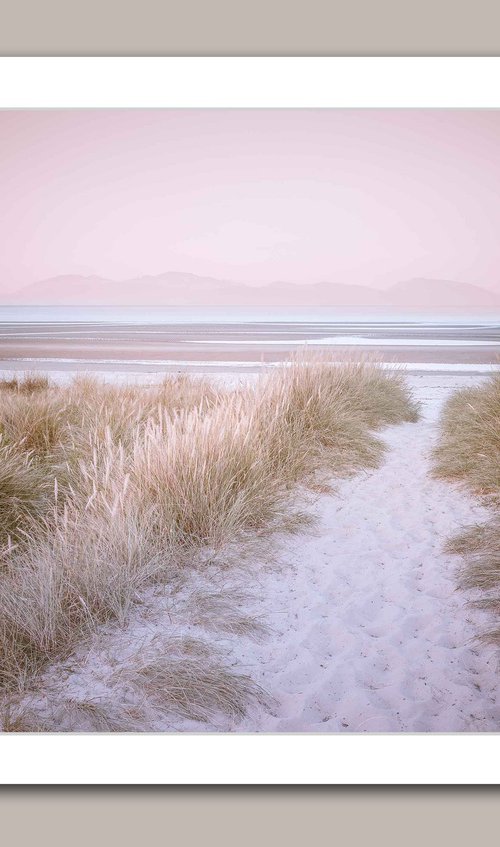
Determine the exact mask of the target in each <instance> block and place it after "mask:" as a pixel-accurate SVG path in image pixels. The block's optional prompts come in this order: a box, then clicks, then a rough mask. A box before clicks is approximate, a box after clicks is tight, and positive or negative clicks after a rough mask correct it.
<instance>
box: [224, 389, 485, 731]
mask: <svg viewBox="0 0 500 847" xmlns="http://www.w3.org/2000/svg"><path fill="white" fill-rule="evenodd" d="M473 380H474V381H477V377H476V378H475V379H474V378H473V377H457V376H440V377H438V376H432V377H431V376H427V375H426V376H422V377H412V378H410V382H411V384H412V387H413V388H414V391H415V396H416V397H417V399H419V400H421V402H422V419H421V420H420V421H419V422H418V423H416V424H405V425H402V426H394V427H390V428H389V429H387V430H385V432H384V433H383V437H384V440H385V441H386V443H387V444H388V447H389V450H388V451H387V454H386V458H385V462H383V464H382V465H381V466H380V468H378V469H377V470H374V471H369V472H365V473H362V474H360V475H357V476H356V477H354V478H352V479H350V480H347V481H343V482H342V483H341V484H340V486H339V487H338V488H337V492H336V495H335V496H324V497H322V498H321V499H320V501H319V503H318V504H317V511H318V514H319V517H320V524H319V529H318V531H317V532H316V533H315V534H314V535H313V534H311V535H304V536H303V537H301V538H300V540H299V541H297V540H293V541H292V542H288V548H289V549H288V551H287V553H286V554H285V555H284V556H282V557H281V559H280V561H281V564H282V569H281V573H280V576H278V577H276V576H274V577H272V578H271V583H272V584H271V585H269V584H267V585H266V592H273V591H274V592H275V593H274V600H273V605H274V606H275V614H274V616H273V625H274V627H275V634H274V637H272V638H271V640H270V644H269V645H268V647H267V649H263V650H262V653H261V655H260V656H259V659H258V661H259V664H261V668H260V671H261V672H260V674H258V673H256V670H257V668H256V667H255V666H254V667H252V664H253V662H252V660H251V658H250V656H248V669H249V670H250V672H251V673H252V675H253V676H254V678H257V679H259V681H260V682H262V684H263V685H264V686H265V687H266V688H268V689H269V690H270V691H271V692H273V694H275V696H276V697H277V698H278V700H279V701H280V706H279V707H278V709H277V714H276V715H275V716H272V717H271V716H267V717H265V718H263V719H262V720H259V719H257V720H255V719H254V720H252V721H249V722H248V724H247V726H245V727H244V728H245V729H248V730H256V729H260V730H265V731H303V732H304V731H305V732H311V731H348V732H349V731H351V732H353V731H355V732H356V731H434V732H436V731H457V730H469V731H477V730H490V731H491V730H498V729H499V728H500V704H498V705H497V696H496V695H497V689H498V680H499V675H498V668H497V658H496V655H495V652H494V651H493V650H492V648H489V647H487V646H484V645H478V644H477V642H474V641H473V638H474V636H475V635H477V633H478V628H479V626H480V620H481V619H480V617H479V613H478V612H475V611H471V609H470V608H468V607H467V605H466V601H467V597H466V595H464V594H463V593H462V592H459V591H457V590H456V573H457V568H458V566H459V562H460V560H459V558H457V557H456V556H449V555H446V554H445V553H444V552H443V544H444V542H445V540H446V538H447V537H448V536H449V535H450V534H452V533H454V532H455V531H457V530H459V529H460V528H461V527H463V526H465V525H467V524H470V523H474V522H477V521H482V520H484V519H485V518H486V517H487V512H486V510H485V509H484V508H483V507H481V506H480V505H479V504H478V503H477V502H475V501H474V500H473V498H472V497H470V496H469V495H468V494H467V493H466V492H465V491H464V490H461V489H459V488H458V487H456V486H454V485H451V484H449V483H447V482H442V481H439V480H436V479H433V478H432V477H431V476H430V475H429V473H428V471H429V467H430V461H429V451H430V449H431V446H432V443H433V439H434V438H435V437H436V429H435V425H436V422H437V417H438V414H439V410H440V408H441V405H442V403H443V401H444V400H445V399H446V396H447V395H448V394H449V392H450V391H452V390H453V389H454V388H456V387H459V386H462V385H470V384H471V382H472V381H473ZM287 565H288V566H289V569H287ZM292 571H293V577H292V576H291V572H292ZM278 597H279V598H280V600H279V602H277V600H278ZM280 607H281V608H280ZM280 618H281V620H280ZM482 622H483V623H484V621H482ZM239 728H240V729H242V728H243V727H239Z"/></svg>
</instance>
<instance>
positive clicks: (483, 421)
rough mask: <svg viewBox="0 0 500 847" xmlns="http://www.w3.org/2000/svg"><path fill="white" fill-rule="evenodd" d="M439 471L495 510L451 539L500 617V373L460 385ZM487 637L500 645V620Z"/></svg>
mask: <svg viewBox="0 0 500 847" xmlns="http://www.w3.org/2000/svg"><path fill="white" fill-rule="evenodd" d="M434 458H435V463H436V464H435V471H436V474H437V475H438V476H441V477H443V478H448V479H454V480H458V481H461V482H464V483H466V484H467V485H468V486H470V488H471V489H472V490H473V492H474V493H475V494H478V495H480V496H481V497H483V498H484V500H485V502H486V503H487V504H489V505H490V506H491V507H492V509H493V511H494V514H493V517H492V519H491V520H490V521H489V522H488V523H487V524H486V525H480V526H474V527H470V528H469V529H467V530H465V531H464V532H463V533H461V534H460V535H458V536H457V537H455V538H452V539H451V540H450V542H449V543H448V549H449V550H450V552H453V553H456V554H460V555H462V556H463V557H464V562H463V567H462V570H461V575H460V584H461V586H462V587H463V588H467V589H474V590H476V591H477V592H478V594H479V599H477V600H475V601H474V602H475V604H476V605H478V606H480V607H481V608H484V609H487V610H489V611H491V612H492V613H493V615H494V617H496V619H497V620H498V618H499V617H500V512H499V508H500V374H499V373H495V374H493V375H492V376H491V377H490V378H489V379H488V380H487V381H486V382H485V383H483V384H482V385H479V386H477V387H474V388H468V389H465V390H461V391H457V392H455V394H454V395H452V397H451V398H450V400H449V401H448V403H447V404H446V406H445V408H444V411H443V414H442V418H441V432H440V440H439V443H438V445H437V447H436V449H435V451H434ZM481 637H482V638H483V640H485V641H489V642H491V643H494V644H497V645H500V625H496V624H495V625H494V627H493V629H492V630H491V631H488V632H486V633H484V634H483V635H482V636H481Z"/></svg>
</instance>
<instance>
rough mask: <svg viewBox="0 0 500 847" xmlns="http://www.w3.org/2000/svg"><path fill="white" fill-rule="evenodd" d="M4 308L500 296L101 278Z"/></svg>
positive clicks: (479, 300)
mask: <svg viewBox="0 0 500 847" xmlns="http://www.w3.org/2000/svg"><path fill="white" fill-rule="evenodd" d="M4 303H5V304H12V305H14V304H25V305H55V304H57V305H74V306H77V305H82V306H90V305H96V306H105V305H109V306H129V305H130V306H139V305H146V306H151V305H158V306H400V307H405V308H413V307H426V308H440V307H467V306H482V307H488V306H500V295H497V294H495V293H494V292H492V291H489V290H487V289H485V288H480V287H479V286H477V285H469V284H467V283H461V282H453V281H451V280H447V279H425V278H418V279H408V280H405V281H403V282H398V283H396V284H395V285H392V286H390V288H386V289H383V290H382V289H378V288H370V287H369V286H365V285H346V284H344V283H339V282H318V283H311V284H308V285H300V284H296V283H291V282H272V283H270V284H269V285H262V286H251V285H243V284H241V283H237V282H232V281H231V280H224V279H215V278H214V277H204V276H196V275H195V274H185V273H177V272H169V273H164V274H159V275H158V276H143V277H136V278H134V279H127V280H123V281H120V282H116V281H113V280H111V279H106V278H104V277H100V276H75V275H73V276H55V277H51V278H50V279H44V280H42V281H40V282H34V283H32V284H31V285H27V286H25V287H24V288H20V289H19V290H17V291H13V292H10V294H8V295H6V296H5V297H4Z"/></svg>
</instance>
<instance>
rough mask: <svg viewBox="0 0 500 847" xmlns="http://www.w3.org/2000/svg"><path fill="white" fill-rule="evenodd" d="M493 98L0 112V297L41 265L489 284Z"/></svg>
mask: <svg viewBox="0 0 500 847" xmlns="http://www.w3.org/2000/svg"><path fill="white" fill-rule="evenodd" d="M499 233H500V111H472V110H466V111H456V110H439V111H431V110H424V111H404V110H395V111H389V110H366V111H362V110H314V109H313V110H218V109H217V110H103V111H98V110H87V111H76V110H75V111H72V110H63V111H48V110H47V111H43V110H42V111H3V112H0V238H1V251H0V293H1V291H6V290H9V289H12V288H17V287H19V286H21V285H24V284H28V283H30V282H33V281H35V280H38V279H42V278H44V277H49V276H53V275H58V274H71V273H82V274H99V275H103V276H108V277H111V278H114V279H124V278H126V277H133V276H137V275H142V274H159V273H162V272H164V271H171V270H178V271H188V272H192V273H197V274H203V275H213V276H223V277H226V278H231V279H234V280H238V281H241V282H250V283H265V282H271V281H273V280H277V279H282V280H289V281H294V282H316V281H321V280H328V281H332V282H333V281H335V282H349V283H351V282H352V283H362V284H366V285H374V286H381V287H383V286H385V285H389V284H391V283H393V282H397V281H398V280H401V279H405V278H408V277H412V276H428V277H440V278H448V279H454V280H457V281H462V282H471V283H476V284H479V285H484V286H487V287H489V288H493V289H495V290H497V291H500V274H499V272H498V268H499V263H500V238H499Z"/></svg>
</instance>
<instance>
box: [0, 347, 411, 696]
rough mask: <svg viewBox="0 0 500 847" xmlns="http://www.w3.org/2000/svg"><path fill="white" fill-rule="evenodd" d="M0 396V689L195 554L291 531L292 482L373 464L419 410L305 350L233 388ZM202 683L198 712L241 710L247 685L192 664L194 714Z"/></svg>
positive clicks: (399, 389)
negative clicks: (384, 438) (384, 430)
mask: <svg viewBox="0 0 500 847" xmlns="http://www.w3.org/2000/svg"><path fill="white" fill-rule="evenodd" d="M4 394H5V396H4V397H3V400H4V401H5V402H3V403H2V406H1V408H0V430H1V432H2V446H1V448H0V449H1V451H2V452H3V456H4V461H3V462H2V464H1V465H0V519H1V521H2V524H1V529H0V532H1V533H2V539H3V543H4V548H3V553H2V568H3V569H2V571H1V572H0V665H1V668H2V670H1V671H0V675H1V680H0V681H1V683H2V684H3V685H4V686H6V687H10V688H15V687H16V686H17V687H18V688H19V687H22V685H23V684H24V683H25V681H26V680H27V679H29V678H30V677H31V676H32V675H33V674H34V673H36V672H37V670H38V669H39V668H40V667H42V666H43V664H44V662H46V661H47V660H48V659H51V658H54V657H58V656H62V655H64V654H65V653H67V652H68V651H71V650H72V649H73V648H74V647H75V646H76V645H77V644H78V643H79V642H80V641H81V640H82V639H85V638H86V637H87V636H88V635H90V634H91V633H92V632H94V631H95V630H96V629H97V628H98V627H99V625H100V624H101V623H102V622H105V621H118V622H119V623H120V624H124V623H125V622H126V620H127V616H128V612H129V610H130V607H131V605H132V604H134V603H135V602H136V600H137V599H138V598H139V596H140V592H141V590H142V589H143V588H144V587H145V586H146V585H147V584H148V583H150V582H151V581H154V580H157V581H163V582H166V581H169V580H170V579H172V578H174V577H176V576H178V575H179V574H180V573H184V574H185V573H188V572H189V568H190V567H193V566H195V564H196V563H197V562H199V561H201V559H202V558H203V557H200V556H199V555H198V554H199V553H200V551H203V550H206V549H208V550H209V551H212V550H219V551H220V550H222V549H223V548H224V546H225V545H232V544H234V543H235V542H238V541H243V540H245V539H252V538H255V537H260V536H262V535H264V534H265V533H269V532H271V531H273V530H275V529H278V528H281V529H284V530H285V529H286V530H289V529H290V528H293V526H294V520H293V518H291V516H290V515H291V503H292V498H293V496H294V491H296V487H297V484H299V483H300V484H302V485H313V484H314V480H315V478H316V477H317V475H318V474H323V475H326V474H328V475H332V474H333V475H339V474H346V473H350V472H353V471H355V470H356V469H357V468H360V467H364V466H375V465H376V464H377V463H378V462H379V461H380V459H381V457H382V455H383V449H384V447H383V443H382V442H381V441H380V440H379V438H378V437H377V436H376V435H375V434H374V431H375V430H377V429H379V428H380V427H382V426H384V425H386V424H389V423H397V422H403V421H413V420H415V419H416V416H417V415H418V410H417V407H416V406H415V404H414V403H413V401H412V398H411V396H410V394H409V392H408V389H407V388H406V385H405V383H404V379H403V376H402V375H401V374H400V373H397V372H396V373H393V372H389V371H385V370H383V369H382V368H381V367H380V366H379V365H377V364H376V363H373V362H369V361H366V362H361V363H354V362H346V363H344V364H341V365H333V364H332V363H331V362H329V361H328V359H327V358H326V357H324V356H306V355H305V354H300V355H298V356H296V357H294V358H293V359H292V361H291V362H290V363H288V364H287V365H284V366H283V367H280V368H277V369H275V370H273V371H272V372H270V373H265V374H263V375H262V376H261V377H260V378H259V379H258V381H257V383H256V384H255V385H253V386H248V387H246V388H243V389H240V390H237V391H225V390H220V389H218V388H216V387H215V386H213V385H211V384H210V383H209V382H207V381H206V380H203V379H196V378H190V377H187V376H182V377H173V378H171V377H167V378H166V379H165V380H164V381H163V383H162V384H160V385H159V386H154V387H140V386H122V387H118V386H109V385H106V384H103V383H101V382H99V381H97V380H95V379H92V378H89V377H81V378H78V379H76V380H75V381H74V382H73V383H72V384H71V385H69V386H68V387H65V388H57V387H54V386H50V385H48V386H43V387H40V389H39V390H38V389H37V390H36V391H32V392H31V393H28V392H25V391H18V390H12V391H11V390H10V389H9V390H6V391H5V392H4ZM17 539H21V540H20V541H19V542H18V543H14V540H17ZM167 658H168V657H167ZM153 664H154V667H153ZM153 664H151V663H149V664H148V665H147V668H146V666H143V667H142V670H141V671H140V673H141V674H142V675H143V676H144V679H146V676H148V678H149V676H150V675H151V674H153V677H154V680H155V684H157V683H158V684H160V682H161V686H163V687H165V686H167V687H169V686H170V687H171V686H172V684H173V683H172V679H173V677H172V676H171V667H173V665H172V663H170V664H169V663H168V661H167V660H165V662H164V663H163V664H162V665H161V666H160V665H157V663H156V660H155V663H153ZM191 667H192V668H194V665H193V664H192V666H191ZM138 673H139V672H138ZM179 673H180V671H179V662H177V664H175V674H177V675H178V674H179ZM179 678H180V677H179ZM197 679H198V684H199V686H201V688H202V689H203V688H205V689H206V690H205V695H206V694H207V691H208V689H207V686H208V685H209V684H210V685H211V686H215V687H213V689H212V694H210V696H209V698H208V700H207V702H208V701H210V702H215V700H214V698H216V695H217V690H216V687H218V686H221V689H220V690H221V691H223V690H224V692H225V693H224V694H223V697H224V698H225V702H226V704H227V705H228V708H230V709H231V708H233V706H234V709H235V710H236V711H237V712H238V713H239V711H240V702H241V700H242V697H243V692H244V690H246V691H247V692H248V691H250V690H251V686H249V685H248V684H247V682H245V684H244V686H243V682H242V679H241V678H240V679H239V681H238V679H237V680H236V681H234V680H233V682H232V681H231V680H232V677H230V676H227V675H224V674H222V675H219V677H218V679H217V674H216V672H215V670H214V669H213V668H212V669H211V670H210V673H209V674H208V676H207V675H205V676H203V674H202V675H201V676H200V675H199V674H198V671H196V673H194V674H192V673H191V670H189V669H186V674H185V686H184V689H183V690H184V691H185V692H187V694H186V695H185V696H186V697H187V698H188V700H189V698H192V703H193V704H194V705H193V706H192V708H191V712H190V713H194V712H195V711H196V708H198V707H197V706H196V703H198V701H199V703H200V704H201V703H203V702H205V701H204V700H203V697H204V694H203V691H200V692H199V698H198V700H197V695H195V694H194V693H193V691H194V688H193V686H194V687H196V684H197V682H196V680H197ZM232 684H234V685H235V686H236V685H238V686H240V687H239V688H238V690H236V688H235V689H234V694H235V700H234V702H233V706H231V701H230V698H229V699H228V697H229V695H228V693H227V688H228V687H230V686H231V685H232ZM242 686H243V687H242ZM238 692H239V693H238ZM240 695H241V696H240ZM183 696H184V695H183ZM185 708H186V713H188V712H189V710H190V707H189V703H188V704H187V705H186V707H185Z"/></svg>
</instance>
